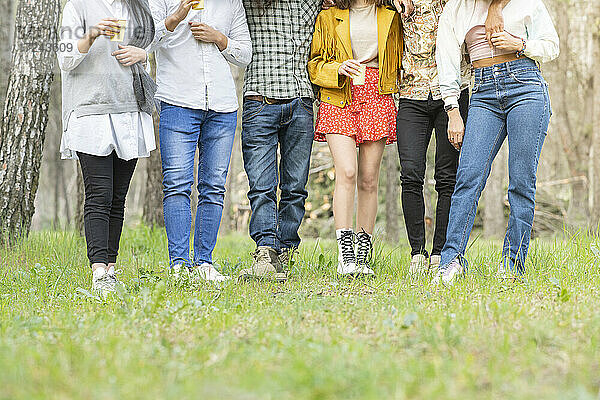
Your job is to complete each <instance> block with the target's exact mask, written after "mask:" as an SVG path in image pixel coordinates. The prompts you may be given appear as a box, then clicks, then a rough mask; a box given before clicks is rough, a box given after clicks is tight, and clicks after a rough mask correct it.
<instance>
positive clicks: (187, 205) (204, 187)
mask: <svg viewBox="0 0 600 400" xmlns="http://www.w3.org/2000/svg"><path fill="white" fill-rule="evenodd" d="M236 126H237V112H231V113H218V112H214V111H203V110H194V109H191V108H184V107H178V106H174V105H171V104H167V103H164V102H163V103H162V105H161V112H160V129H159V133H160V156H161V159H162V168H163V185H164V199H163V207H164V214H165V227H166V229H167V239H168V241H169V258H170V260H171V265H173V264H176V263H178V264H183V263H185V264H187V265H190V266H191V265H194V264H196V265H198V264H202V263H212V252H213V250H214V248H215V245H216V243H217V234H218V232H219V225H220V224H221V216H222V213H223V200H224V198H225V181H226V179H227V171H228V169H229V161H230V159H231V149H232V147H233V140H234V137H235V128H236ZM196 148H198V152H199V154H198V210H197V212H196V224H195V232H194V257H193V262H192V261H191V260H192V259H191V257H190V231H191V229H192V207H191V195H192V185H193V184H194V156H195V155H196Z"/></svg>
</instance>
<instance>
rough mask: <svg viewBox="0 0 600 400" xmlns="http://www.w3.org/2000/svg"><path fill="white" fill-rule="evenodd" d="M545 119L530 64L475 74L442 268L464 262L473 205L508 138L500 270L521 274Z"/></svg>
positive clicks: (544, 94) (543, 99)
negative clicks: (506, 210) (505, 218)
mask: <svg viewBox="0 0 600 400" xmlns="http://www.w3.org/2000/svg"><path fill="white" fill-rule="evenodd" d="M550 115H551V108H550V97H549V95H548V85H547V84H546V81H545V80H544V78H543V77H542V76H541V74H540V71H539V69H538V67H537V65H536V64H535V63H534V62H533V61H532V60H530V59H520V60H516V61H510V62H508V63H504V64H500V65H496V66H492V67H487V68H481V69H477V70H475V86H474V88H473V94H472V97H471V103H470V106H469V118H468V119H467V126H466V131H465V137H464V143H463V147H462V150H461V154H460V160H459V164H458V175H457V180H456V187H455V189H454V194H453V195H452V205H451V207H450V223H449V225H448V232H447V236H446V244H445V246H444V250H443V251H442V266H443V267H442V268H446V267H447V266H448V264H450V263H451V262H452V261H453V260H455V259H457V258H458V259H459V260H460V261H461V262H462V263H463V264H466V260H464V254H465V251H466V247H467V243H468V240H469V235H470V234H471V230H472V229H473V222H474V220H475V214H476V212H477V204H478V202H479V198H480V196H481V192H482V190H483V188H484V187H485V183H486V180H487V178H488V176H489V174H490V168H491V166H492V162H493V160H494V158H495V157H496V155H497V154H498V151H499V150H500V147H501V146H502V143H503V142H504V139H505V138H506V137H508V148H509V157H508V170H509V186H508V201H509V203H510V217H509V219H508V229H507V232H506V236H505V238H504V246H503V249H502V259H503V263H504V266H505V268H507V269H509V270H511V271H513V272H515V273H523V272H524V266H525V259H526V257H527V251H528V249H529V242H530V239H531V228H532V225H533V217H534V210H535V192H536V174H537V168H538V162H539V158H540V153H541V150H542V145H543V143H544V139H545V138H546V133H547V131H548V124H549V122H550ZM465 266H466V265H465Z"/></svg>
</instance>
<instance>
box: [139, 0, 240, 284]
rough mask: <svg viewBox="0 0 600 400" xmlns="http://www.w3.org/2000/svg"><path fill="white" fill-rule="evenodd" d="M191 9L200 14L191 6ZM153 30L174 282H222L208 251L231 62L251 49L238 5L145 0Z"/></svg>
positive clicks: (221, 187) (228, 146)
mask: <svg viewBox="0 0 600 400" xmlns="http://www.w3.org/2000/svg"><path fill="white" fill-rule="evenodd" d="M192 6H195V8H202V9H197V10H195V9H192ZM150 7H151V9H152V14H153V17H154V20H155V25H156V40H155V44H154V45H153V49H155V54H156V59H157V74H156V81H157V84H158V91H157V93H156V99H157V100H159V101H160V102H161V113H160V128H159V134H160V151H161V159H162V167H163V185H164V200H163V206H164V217H165V226H166V231H167V238H168V246H169V258H170V262H171V266H172V272H173V276H174V278H175V279H177V280H179V279H183V278H186V279H189V278H190V277H192V278H193V279H202V280H208V281H224V280H227V279H229V277H227V276H224V275H222V274H221V273H220V272H219V271H218V270H217V269H216V268H215V267H214V265H213V259H212V252H213V250H214V247H215V245H216V241H217V233H218V230H219V225H220V223H221V215H222V211H223V200H224V195H225V181H226V177H227V172H228V168H229V161H230V158H231V150H232V147H233V140H234V136H235V130H236V126H237V110H238V98H237V92H236V88H235V83H234V80H233V76H232V74H231V69H230V65H229V64H230V63H231V64H234V65H236V66H238V67H242V68H244V67H245V66H247V65H248V64H249V63H250V60H251V57H252V45H251V41H250V34H249V32H248V25H247V22H246V12H245V10H244V7H243V5H242V2H241V0H204V1H202V2H199V1H197V0H183V1H179V0H150ZM196 149H198V152H199V166H198V184H197V185H198V193H199V200H198V210H197V213H196V223H195V232H194V246H193V247H194V248H193V256H191V255H190V245H189V243H190V234H191V232H190V231H191V228H192V209H191V193H192V185H193V184H194V156H195V154H196Z"/></svg>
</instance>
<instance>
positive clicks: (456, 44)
mask: <svg viewBox="0 0 600 400" xmlns="http://www.w3.org/2000/svg"><path fill="white" fill-rule="evenodd" d="M488 9H489V1H488V2H486V1H477V0H450V1H449V2H448V4H446V7H445V8H444V12H443V13H442V16H441V17H440V23H439V27H438V35H437V44H436V61H437V68H438V73H439V77H440V89H441V91H442V97H443V99H444V103H445V104H446V105H452V106H458V98H459V96H460V84H461V60H462V52H461V48H462V45H463V43H464V42H465V37H466V35H467V33H468V32H469V31H470V30H471V28H473V27H474V26H477V25H485V20H486V18H487V14H488ZM502 15H503V16H504V30H505V31H506V32H508V33H510V34H511V35H513V36H516V37H519V38H522V39H525V40H526V42H527V46H526V48H525V57H528V58H531V59H532V60H535V61H537V62H540V63H544V62H549V61H552V60H554V59H555V58H557V57H558V55H559V53H560V45H559V38H558V34H557V33H556V29H555V28H554V23H553V22H552V18H551V17H550V14H549V13H548V10H547V9H546V6H545V5H544V2H543V1H542V0H511V1H510V2H509V3H508V5H507V6H506V7H505V8H504V10H503V11H502Z"/></svg>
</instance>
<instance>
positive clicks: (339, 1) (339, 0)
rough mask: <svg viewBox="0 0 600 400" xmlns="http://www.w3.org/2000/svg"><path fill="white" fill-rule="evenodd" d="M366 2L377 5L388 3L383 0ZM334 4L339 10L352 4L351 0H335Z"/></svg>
mask: <svg viewBox="0 0 600 400" xmlns="http://www.w3.org/2000/svg"><path fill="white" fill-rule="evenodd" d="M368 3H371V4H375V5H376V6H377V7H380V6H385V5H388V2H387V1H385V0H369V1H368ZM335 5H336V7H337V8H339V9H340V10H347V9H349V8H350V6H352V0H335Z"/></svg>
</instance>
